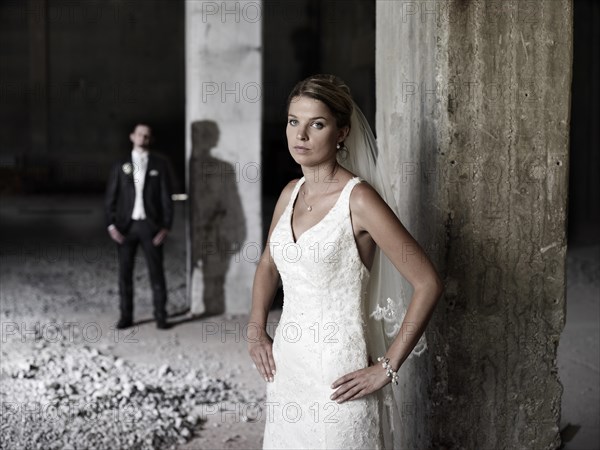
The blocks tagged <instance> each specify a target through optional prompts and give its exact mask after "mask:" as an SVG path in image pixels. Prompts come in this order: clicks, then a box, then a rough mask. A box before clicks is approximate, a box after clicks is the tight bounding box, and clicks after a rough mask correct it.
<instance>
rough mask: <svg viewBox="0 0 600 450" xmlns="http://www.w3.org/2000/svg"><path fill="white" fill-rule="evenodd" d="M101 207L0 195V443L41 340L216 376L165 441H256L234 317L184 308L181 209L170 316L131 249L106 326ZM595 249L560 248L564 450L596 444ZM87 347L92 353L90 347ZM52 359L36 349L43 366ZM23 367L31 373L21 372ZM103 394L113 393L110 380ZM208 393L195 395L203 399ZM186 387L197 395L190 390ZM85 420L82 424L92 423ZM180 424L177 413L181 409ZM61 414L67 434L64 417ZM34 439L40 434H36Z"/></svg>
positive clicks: (69, 349)
mask: <svg viewBox="0 0 600 450" xmlns="http://www.w3.org/2000/svg"><path fill="white" fill-rule="evenodd" d="M101 211H102V206H101V199H99V198H91V199H90V198H59V197H52V198H33V199H28V200H27V201H22V200H19V199H2V201H1V203H0V226H1V232H0V251H1V258H0V318H1V320H2V339H1V346H2V347H1V357H2V360H1V365H0V368H1V372H0V380H1V382H2V383H1V388H0V394H1V395H2V397H1V400H2V413H3V418H2V425H0V435H1V436H2V437H3V439H0V442H3V443H2V444H0V448H26V447H25V446H23V445H21V446H19V445H18V444H17V443H16V442H14V441H11V442H10V445H9V444H8V443H7V441H5V440H4V437H5V436H7V433H8V431H7V427H8V424H10V426H11V427H14V424H15V423H18V424H20V428H19V429H18V430H17V432H16V435H19V433H21V436H22V437H23V442H25V441H26V438H27V439H28V438H29V437H30V435H31V434H32V433H34V431H35V428H36V427H35V426H34V425H32V424H34V423H35V421H34V422H31V420H32V417H31V416H32V415H31V414H30V412H27V411H26V409H27V408H28V407H31V402H32V400H31V399H32V398H35V396H34V394H35V395H37V394H36V393H37V392H38V391H40V390H41V391H44V390H48V387H47V386H48V383H50V385H52V380H40V379H37V378H36V377H37V376H38V375H39V376H41V375H42V372H43V370H42V369H45V368H38V369H36V370H37V372H36V371H35V370H33V369H32V368H31V365H30V364H29V365H28V362H31V361H33V360H32V359H30V358H35V357H38V358H39V357H40V355H45V354H46V355H47V353H48V352H49V351H50V350H53V351H56V352H63V353H65V354H66V357H67V359H68V358H71V359H77V358H78V356H77V355H79V354H80V353H82V352H83V353H85V354H89V355H91V356H90V358H92V359H94V358H95V359H97V360H98V359H102V358H112V359H110V361H112V362H111V364H112V365H114V366H119V365H120V364H125V365H126V366H127V367H129V370H130V372H131V373H134V374H135V373H137V374H139V376H140V377H142V374H151V373H154V372H153V371H160V370H162V369H164V367H165V365H168V367H169V369H168V371H170V372H171V373H172V374H166V375H164V376H168V377H171V376H172V378H173V381H169V383H171V384H172V386H173V387H174V389H178V388H180V389H190V387H191V384H193V383H197V382H199V381H198V380H200V381H202V383H205V384H206V385H207V386H208V387H209V388H210V389H209V390H205V391H203V393H204V394H206V395H208V394H207V392H209V391H210V392H211V394H210V395H212V396H216V397H214V398H217V399H218V398H220V397H219V395H221V394H222V392H216V391H215V389H217V391H218V388H215V387H214V386H220V385H221V384H219V383H226V385H227V386H228V388H227V389H226V390H227V393H228V395H229V397H228V400H227V401H216V402H214V403H204V404H202V403H201V404H194V402H191V401H189V400H190V399H191V397H190V396H186V397H185V398H183V396H182V398H179V399H177V401H178V402H179V403H178V405H179V406H178V408H180V409H185V411H169V412H168V414H175V415H177V414H179V415H181V417H184V418H185V417H192V418H197V419H198V421H199V422H198V424H197V426H196V427H192V426H191V425H189V426H188V429H191V428H193V433H195V434H196V435H197V436H196V437H194V436H193V434H192V435H191V436H190V438H191V439H190V440H189V441H188V442H187V443H184V444H182V443H179V444H174V445H173V446H172V448H177V449H188V450H190V449H218V448H223V449H226V448H232V449H249V448H260V447H261V442H262V431H263V428H264V415H262V414H260V410H259V409H256V408H255V404H256V403H259V402H260V401H261V400H264V387H265V386H264V382H263V381H262V380H261V379H260V377H259V376H258V375H257V372H256V369H255V368H254V367H253V365H252V362H251V360H250V358H249V356H248V354H247V352H246V343H245V341H244V326H245V324H246V316H244V315H239V316H232V315H222V316H216V317H209V318H204V319H198V318H195V319H194V318H190V317H189V316H187V315H186V313H185V308H186V301H185V249H184V243H183V236H184V235H185V233H184V228H183V210H182V209H181V208H179V209H178V210H177V217H176V222H175V223H176V225H175V229H174V231H173V234H172V236H170V238H169V241H168V242H167V244H166V255H165V266H166V268H167V283H168V290H169V311H170V314H171V315H172V316H171V318H170V320H171V321H172V322H173V323H174V324H175V326H174V327H173V328H171V329H169V330H158V329H156V327H155V323H154V322H153V321H152V309H151V295H150V291H149V289H148V279H147V272H146V267H145V261H144V259H143V257H142V256H141V252H140V255H139V257H138V259H137V267H136V275H135V280H136V283H137V284H136V296H135V318H136V327H135V328H134V329H132V330H130V331H127V332H123V331H121V332H116V330H115V329H114V328H113V325H114V322H115V321H116V320H117V318H118V309H117V305H118V297H117V289H116V264H117V262H116V257H115V254H114V247H113V245H112V244H111V242H110V241H109V240H108V237H107V236H106V235H105V230H104V228H103V217H102V212H101ZM599 252H600V247H598V245H596V246H593V247H590V246H589V245H588V246H583V245H579V246H577V245H573V246H570V248H569V270H568V305H567V325H566V327H565V330H564V333H563V336H562V338H561V343H560V346H559V356H558V365H559V375H560V378H561V381H562V383H563V385H564V395H563V412H562V421H561V429H563V428H565V427H567V426H568V425H570V426H569V427H568V428H566V431H567V433H566V434H565V437H566V438H569V440H568V441H567V442H565V446H564V448H566V449H573V450H586V449H597V448H600V445H599V443H600V431H599V430H600V424H599V421H600V411H599V404H600V396H599V391H600V388H599V386H600V373H599V366H600V363H599V357H600V354H599V350H598V343H599V341H600V336H599V333H600V326H599V318H600V302H599V297H600V296H599V291H600V288H599V284H600V275H599V270H600V261H599V258H600V257H599ZM249 302H250V298H248V303H249ZM277 318H278V313H277V312H275V313H274V314H273V317H272V318H271V319H270V322H272V323H275V322H276V321H277ZM36 329H37V331H36ZM40 344H43V345H40ZM59 344H60V345H59ZM42 347H43V348H42ZM58 347H60V348H58ZM93 349H95V350H97V351H98V353H93V351H92V350H93ZM86 352H87V353H86ZM94 355H96V356H94ZM52 358H54V357H51V358H46V359H45V360H44V361H45V364H49V361H51V360H52ZM67 359H65V361H66V360H67ZM119 360H120V361H119ZM117 361H119V362H117ZM112 365H111V367H112ZM161 368H162V369H161ZM27 370H29V372H28V371H27ZM52 370H54V372H52ZM52 370H50V368H49V369H48V371H46V372H43V373H45V374H46V375H45V376H46V377H47V378H48V377H49V376H50V375H52V374H53V373H54V374H55V376H56V377H58V378H57V379H59V377H62V376H66V375H67V374H66V373H65V371H64V370H63V371H61V370H60V368H58V369H57V368H54V369H52ZM111 370H112V369H111ZM165 370H166V369H165ZM19 373H21V378H19V377H18V374H19ZM27 373H29V374H30V375H29V376H31V378H27V376H25V375H23V374H27ZM189 374H191V375H189ZM100 375H102V374H100ZM190 376H191V378H190ZM204 376H206V377H210V380H208V381H207V379H205V378H202V377H204ZM134 377H135V375H134ZM61 380H62V379H61ZM169 380H170V379H169ZM59 381H60V380H59ZM178 383H179V384H178ZM211 383H212V384H211ZM57 384H60V383H57ZM67 384H68V383H63V384H62V387H61V389H62V388H63V387H64V388H65V389H66V390H67V392H66V394H65V395H68V394H69V392H68V389H70V388H69V386H67ZM156 384H157V385H158V384H159V381H157V382H156ZM167 384H168V383H167ZM194 386H196V385H194ZM123 389H124V390H127V389H129V388H123ZM156 389H157V387H156V386H142V387H141V388H139V389H138V391H137V394H136V395H138V397H139V400H140V401H142V400H143V401H146V400H147V398H145V396H149V395H157V394H156V392H154V393H153V392H152V391H153V390H156ZM60 392H63V391H60ZM115 392H117V394H118V395H119V396H121V395H122V394H123V392H122V390H121V391H119V390H117V391H115ZM135 393H136V391H135V389H134V394H135ZM204 394H203V395H204ZM210 395H209V396H208V397H206V398H213V397H210ZM192 397H193V398H195V399H196V400H197V398H198V397H199V394H198V395H194V396H192ZM53 398H56V397H53ZM158 398H161V399H162V398H163V397H158ZM161 401H162V400H161ZM6 405H10V407H11V408H12V409H8V407H7V406H6ZM159 406H160V405H157V408H158V407H159ZM146 407H147V405H146V406H144V408H146ZM175 409H177V408H175ZM144 411H145V409H144ZM165 414H166V416H165V417H169V416H168V414H167V413H165ZM9 415H10V417H9ZM259 415H260V417H258V416H259ZM17 419H18V420H17ZM15 420H17V422H15ZM33 420H35V417H34V419H33ZM117 420H118V419H117ZM175 420H177V419H175ZM190 420H191V419H190ZM97 422H98V420H96V421H95V422H94V423H91V424H87V425H89V426H90V427H92V428H93V427H94V426H96V427H98V426H99V424H98V423H97ZM180 422H181V420H180ZM184 422H185V423H187V422H186V421H185V419H184ZM72 423H73V425H72V426H71V427H70V428H71V432H72V433H73V432H74V431H73V427H75V425H74V424H75V421H73V422H72ZM139 423H140V424H141V425H144V424H145V422H143V421H141V422H139ZM17 428H18V427H17ZM142 431H144V430H142ZM146 431H147V432H148V430H146ZM97 434H99V433H97V432H96V435H97ZM147 434H148V433H147ZM44 437H46V438H48V436H42V437H38V438H39V439H43V438H44ZM95 438H97V439H101V438H102V436H95ZM104 438H105V439H107V436H104ZM48 439H49V438H48ZM70 439H74V438H72V437H71V438H70ZM65 440H66V441H65ZM45 442H46V445H44V446H40V447H38V448H60V449H63V448H64V449H68V448H75V447H69V446H68V445H67V446H65V445H63V443H64V442H68V439H67V438H65V437H64V436H56V437H55V441H54V442H53V443H52V445H50V443H49V442H48V441H45ZM71 442H76V440H75V441H73V440H71ZM98 442H100V441H98ZM13 444H16V445H13ZM138 444H139V445H138V446H137V447H135V448H151V446H144V445H143V441H140V442H138ZM27 448H36V447H35V446H30V447H27ZM76 448H79V447H76ZM97 448H100V447H97ZM107 448H109V447H107ZM113 448H114V447H113ZM157 448H163V447H157Z"/></svg>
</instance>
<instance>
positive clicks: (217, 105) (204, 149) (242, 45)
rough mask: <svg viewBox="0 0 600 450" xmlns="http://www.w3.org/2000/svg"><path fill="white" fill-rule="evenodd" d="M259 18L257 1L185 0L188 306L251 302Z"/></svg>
mask: <svg viewBox="0 0 600 450" xmlns="http://www.w3.org/2000/svg"><path fill="white" fill-rule="evenodd" d="M261 17H262V10H261V2H260V1H253V2H237V1H222V2H210V1H201V2H200V1H194V0H187V1H186V101H187V104H186V124H187V125H186V129H187V151H186V155H187V161H188V178H187V185H188V192H190V194H191V197H190V200H189V207H190V208H189V211H190V223H189V227H188V230H189V237H190V240H189V241H190V243H191V244H190V252H189V253H190V259H189V265H188V268H189V275H190V284H189V286H190V297H191V310H192V312H193V313H201V312H209V313H218V312H222V311H223V310H224V309H226V310H227V311H228V312H234V313H239V312H248V311H249V308H250V303H251V287H252V280H253V277H254V271H255V267H256V263H257V262H258V257H259V256H260V250H261V248H260V247H261V246H262V245H261V222H260V220H261V219H260V212H261V201H260V186H261V183H260V181H261V180H260V178H261V170H260V129H261V127H260V124H261V95H262V92H261V54H262V52H261ZM192 128H193V129H194V145H193V151H192Z"/></svg>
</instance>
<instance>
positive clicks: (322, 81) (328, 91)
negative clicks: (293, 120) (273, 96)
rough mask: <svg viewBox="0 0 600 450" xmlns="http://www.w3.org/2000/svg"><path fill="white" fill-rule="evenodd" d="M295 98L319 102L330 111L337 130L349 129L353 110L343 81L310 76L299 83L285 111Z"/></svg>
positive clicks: (324, 76) (293, 90)
mask: <svg viewBox="0 0 600 450" xmlns="http://www.w3.org/2000/svg"><path fill="white" fill-rule="evenodd" d="M295 97H310V98H314V99H316V100H320V101H322V102H323V103H325V105H327V107H328V108H329V110H330V111H331V113H332V114H333V117H335V121H336V124H337V127H338V128H344V127H350V117H352V111H353V110H354V106H353V102H352V95H351V94H350V88H349V87H348V85H346V83H345V82H344V80H342V79H341V78H339V77H337V76H335V75H325V74H319V75H312V76H310V77H308V78H306V79H304V80H302V81H300V82H299V83H298V84H296V86H294V89H292V92H290V95H289V97H288V100H287V109H288V110H289V109H290V103H291V102H292V99H294V98H295Z"/></svg>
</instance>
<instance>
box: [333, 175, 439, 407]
mask: <svg viewBox="0 0 600 450" xmlns="http://www.w3.org/2000/svg"><path fill="white" fill-rule="evenodd" d="M350 209H351V211H352V221H353V223H354V226H355V228H357V229H358V232H359V233H368V234H369V235H370V236H371V238H372V239H373V241H374V242H375V243H376V244H377V245H378V246H379V248H380V249H381V250H382V251H383V252H384V253H385V255H386V256H387V257H388V258H389V259H390V261H391V262H392V264H393V265H394V266H395V267H396V269H398V271H399V272H400V273H401V274H402V276H403V277H404V278H406V280H407V281H408V282H409V283H410V284H411V285H412V287H413V295H412V298H411V301H410V305H409V307H408V309H407V311H406V316H405V317H404V321H403V322H402V326H401V328H400V331H399V332H398V335H397V336H396V338H395V339H394V341H393V342H392V345H390V348H389V349H388V351H387V352H386V354H385V355H377V356H385V357H387V358H389V360H390V365H391V366H392V370H394V371H397V370H398V369H399V368H400V366H401V365H402V364H403V363H404V361H405V360H406V358H408V356H409V355H410V352H411V351H412V350H413V348H414V347H415V345H416V344H417V342H418V341H419V338H420V337H421V335H422V334H423V333H424V332H425V328H426V327H427V323H428V322H429V320H430V319H431V316H432V314H433V310H434V309H435V306H436V304H437V302H438V300H439V298H440V297H441V295H442V292H443V290H444V288H443V283H442V280H441V279H440V277H439V275H438V274H437V272H436V270H435V268H434V266H433V264H432V262H431V261H430V259H429V258H428V257H427V255H426V254H425V251H424V250H423V249H422V248H421V246H420V245H419V243H418V242H417V241H416V240H415V239H414V238H413V237H412V236H411V234H410V233H409V232H408V230H407V229H406V228H405V227H404V225H402V223H401V222H400V220H399V219H398V217H396V215H395V214H394V212H393V211H392V210H391V209H390V208H389V206H388V205H387V204H386V203H385V202H384V201H383V199H382V198H381V197H380V196H379V194H378V193H377V192H376V191H375V190H374V189H373V188H372V187H371V186H369V185H368V184H366V183H361V184H359V185H357V186H356V187H355V188H354V189H353V191H352V195H351V196H350ZM390 381H391V379H390V378H389V377H387V376H386V374H385V370H384V369H383V367H382V366H381V364H380V363H376V364H375V365H374V366H371V367H368V368H365V369H361V370H357V371H355V372H352V373H349V374H346V375H344V376H343V377H341V378H339V379H337V380H336V381H335V382H334V383H333V385H332V388H333V389H337V390H336V391H335V392H334V393H333V395H332V396H331V398H332V399H333V400H336V401H338V402H342V401H345V400H353V399H356V398H360V397H362V396H364V395H367V394H369V393H371V392H373V391H376V390H377V389H380V388H381V387H383V386H385V385H386V384H387V383H389V382H390Z"/></svg>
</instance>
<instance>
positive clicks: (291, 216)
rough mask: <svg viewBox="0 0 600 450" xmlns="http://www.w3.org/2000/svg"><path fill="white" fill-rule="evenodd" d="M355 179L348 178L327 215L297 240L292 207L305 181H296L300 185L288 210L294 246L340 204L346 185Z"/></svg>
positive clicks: (302, 179) (303, 179)
mask: <svg viewBox="0 0 600 450" xmlns="http://www.w3.org/2000/svg"><path fill="white" fill-rule="evenodd" d="M354 178H356V177H353V178H350V179H349V180H348V181H347V182H346V185H345V186H344V187H343V188H342V191H341V192H340V195H339V196H338V198H337V200H336V201H335V203H334V204H333V206H332V207H331V208H330V209H329V211H327V213H326V214H325V215H324V216H323V217H322V218H321V220H319V221H318V222H317V223H315V224H314V225H312V226H311V227H309V228H307V229H306V230H305V231H304V233H302V234H301V235H300V236H298V237H297V238H296V237H295V234H296V233H294V207H295V206H296V202H297V200H298V196H299V195H300V188H301V187H302V185H303V184H304V182H305V181H306V179H305V178H304V177H302V178H301V179H300V181H298V183H300V186H298V189H297V190H296V196H295V197H294V198H293V199H292V202H291V204H290V206H291V210H290V219H289V224H290V232H291V234H292V242H293V243H294V244H297V243H298V242H300V239H302V237H303V236H304V235H305V234H306V233H308V232H309V231H311V230H312V229H313V228H315V227H316V226H317V225H319V224H320V223H322V222H323V221H324V220H325V219H326V218H327V217H328V216H329V215H330V214H331V213H332V211H333V210H334V209H335V208H336V207H337V205H338V203H339V202H340V200H341V198H342V195H344V192H345V191H346V188H347V187H348V185H349V184H350V182H351V181H352V180H353V179H354Z"/></svg>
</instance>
